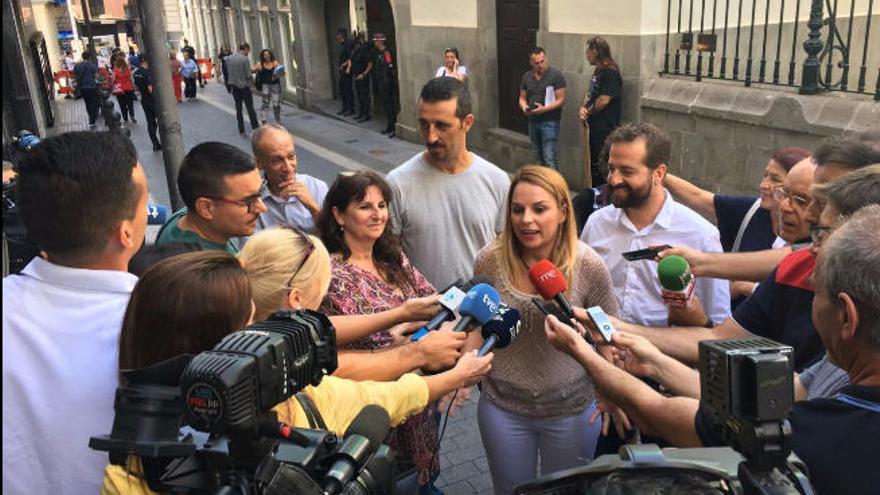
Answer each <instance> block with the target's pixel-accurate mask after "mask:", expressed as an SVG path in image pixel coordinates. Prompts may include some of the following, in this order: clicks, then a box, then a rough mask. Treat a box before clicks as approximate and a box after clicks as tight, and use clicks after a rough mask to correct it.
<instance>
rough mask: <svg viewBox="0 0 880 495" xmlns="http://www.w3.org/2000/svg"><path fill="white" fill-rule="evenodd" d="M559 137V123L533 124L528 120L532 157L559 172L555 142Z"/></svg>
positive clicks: (555, 121) (554, 121) (556, 121)
mask: <svg viewBox="0 0 880 495" xmlns="http://www.w3.org/2000/svg"><path fill="white" fill-rule="evenodd" d="M558 137H559V121H558V120H549V121H545V122H535V121H532V120H529V139H531V140H532V155H533V156H534V158H535V160H536V161H537V162H538V163H539V164H541V165H546V166H548V167H551V168H553V169H556V170H559V163H558V162H557V161H556V140H557V138H558Z"/></svg>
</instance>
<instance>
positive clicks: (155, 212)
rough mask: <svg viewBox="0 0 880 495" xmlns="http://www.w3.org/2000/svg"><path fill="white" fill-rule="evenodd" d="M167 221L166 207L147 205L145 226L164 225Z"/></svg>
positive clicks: (153, 204)
mask: <svg viewBox="0 0 880 495" xmlns="http://www.w3.org/2000/svg"><path fill="white" fill-rule="evenodd" d="M167 220H168V207H167V206H165V205H159V204H155V203H150V204H148V205H147V225H165V221H167Z"/></svg>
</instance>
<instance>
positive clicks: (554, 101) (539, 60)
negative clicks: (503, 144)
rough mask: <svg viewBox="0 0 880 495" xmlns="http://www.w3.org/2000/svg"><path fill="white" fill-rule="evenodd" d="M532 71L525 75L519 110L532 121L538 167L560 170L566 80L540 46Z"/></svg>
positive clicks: (532, 59)
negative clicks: (558, 142)
mask: <svg viewBox="0 0 880 495" xmlns="http://www.w3.org/2000/svg"><path fill="white" fill-rule="evenodd" d="M529 66H531V70H528V71H526V73H525V74H523V78H522V83H521V85H520V90H519V108H520V110H522V112H523V113H524V114H526V115H527V116H528V117H529V139H531V141H532V154H533V155H534V157H535V160H536V161H537V163H540V164H541V165H546V166H548V167H552V168H554V169H556V170H559V163H558V162H557V160H556V140H557V139H558V137H559V121H560V119H561V118H562V106H563V105H565V77H564V76H563V75H562V72H560V71H559V70H557V69H555V68H553V67H550V64H549V63H548V62H547V56H546V54H545V53H544V49H543V48H541V47H539V46H536V47H535V48H532V50H531V52H529Z"/></svg>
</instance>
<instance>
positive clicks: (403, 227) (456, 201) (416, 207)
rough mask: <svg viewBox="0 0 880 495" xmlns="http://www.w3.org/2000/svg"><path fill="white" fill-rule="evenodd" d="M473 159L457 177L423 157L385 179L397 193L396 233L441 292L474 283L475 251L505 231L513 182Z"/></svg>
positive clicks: (394, 209)
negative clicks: (457, 284)
mask: <svg viewBox="0 0 880 495" xmlns="http://www.w3.org/2000/svg"><path fill="white" fill-rule="evenodd" d="M470 154H471V156H472V157H473V159H472V161H471V164H470V166H469V167H468V168H467V169H466V170H464V171H463V172H460V173H458V174H454V175H453V174H448V173H445V172H442V171H440V170H439V169H437V168H436V167H434V166H432V165H430V164H429V163H428V162H427V160H425V158H424V153H419V154H418V155H416V156H414V157H412V158H411V159H410V160H408V161H407V162H406V163H404V164H403V165H401V166H399V167H397V168H396V169H394V170H392V171H391V172H390V173H389V174H388V177H387V179H388V183H389V184H391V189H392V190H393V191H394V199H393V200H392V201H391V205H390V210H391V211H390V213H391V220H392V227H393V229H394V232H395V233H396V234H399V235H400V236H401V237H402V240H403V249H404V251H405V252H406V255H407V256H409V258H410V260H411V261H412V263H413V265H414V266H415V267H416V268H417V269H418V270H419V271H420V272H422V274H423V275H424V276H425V277H426V278H427V279H428V281H429V282H431V284H433V285H434V287H435V288H436V289H438V290H439V289H442V288H444V287H446V286H447V285H449V284H451V283H452V282H454V281H455V280H456V279H462V280H467V279H470V278H471V276H472V275H473V269H474V259H475V258H476V255H477V252H479V251H480V249H482V248H483V246H485V245H487V244H489V243H490V242H492V241H493V240H494V239H495V236H496V235H497V234H498V233H499V232H501V230H502V229H503V228H504V206H505V205H504V203H505V201H506V198H507V190H508V188H510V178H509V177H508V176H507V173H505V172H504V171H502V170H501V169H500V168H498V167H496V166H495V165H493V164H491V163H489V162H488V161H486V160H485V159H483V158H481V157H480V156H477V155H476V154H474V153H470Z"/></svg>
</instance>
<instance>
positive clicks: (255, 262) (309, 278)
mask: <svg viewBox="0 0 880 495" xmlns="http://www.w3.org/2000/svg"><path fill="white" fill-rule="evenodd" d="M308 237H309V240H311V241H312V244H313V245H314V246H315V248H314V249H313V250H312V253H311V254H310V255H309V257H308V259H307V260H306V261H305V263H304V264H303V257H304V256H305V255H306V251H307V249H308V244H306V242H305V240H304V238H303V237H302V235H300V234H299V233H298V232H296V231H295V230H293V229H290V228H284V227H275V228H271V229H267V230H264V231H262V232H259V233H258V234H256V235H254V236H253V237H251V238H250V239H248V241H247V244H245V246H244V248H243V249H242V250H241V252H240V253H238V258H239V259H240V260H241V263H242V264H243V265H244V267H245V269H246V270H247V272H248V275H249V276H250V279H251V286H252V288H253V297H254V305H255V306H256V312H255V313H254V321H260V320H264V319H266V318H267V317H268V316H269V315H270V314H272V313H273V312H274V311H277V310H279V309H281V304H282V303H281V301H282V300H283V299H284V297H286V295H287V294H288V293H289V292H290V291H291V290H293V289H299V290H300V291H301V292H302V293H303V298H304V299H306V300H309V299H312V298H314V299H318V300H319V301H320V300H321V299H323V298H324V296H325V295H326V294H327V288H328V287H329V286H330V255H329V254H328V253H327V248H325V247H324V244H322V243H321V240H320V239H318V238H317V237H315V236H311V235H310V236H308ZM300 264H302V267H301V268H300V269H299V271H298V272H297V273H296V276H295V277H293V280H291V279H290V277H291V276H293V275H294V270H296V269H297V267H299V266H300ZM288 281H290V282H289V283H288Z"/></svg>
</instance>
